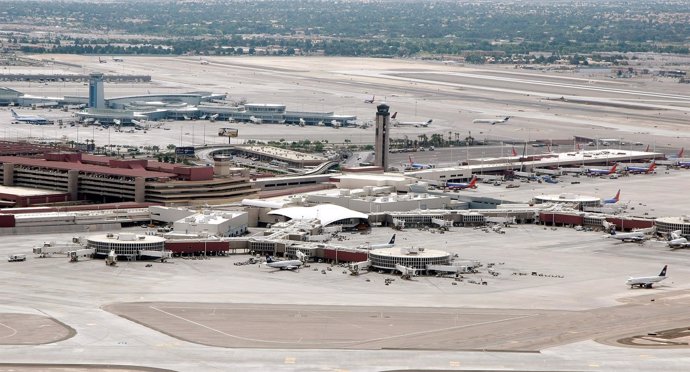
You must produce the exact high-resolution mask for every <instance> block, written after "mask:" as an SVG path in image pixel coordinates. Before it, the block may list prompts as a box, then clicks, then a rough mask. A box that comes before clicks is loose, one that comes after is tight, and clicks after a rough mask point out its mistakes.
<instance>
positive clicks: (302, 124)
mask: <svg viewBox="0 0 690 372" xmlns="http://www.w3.org/2000/svg"><path fill="white" fill-rule="evenodd" d="M305 125H307V122H306V121H305V120H304V119H302V118H299V126H300V127H303V126H305Z"/></svg>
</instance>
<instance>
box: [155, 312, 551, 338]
mask: <svg viewBox="0 0 690 372" xmlns="http://www.w3.org/2000/svg"><path fill="white" fill-rule="evenodd" d="M149 308H150V309H153V310H156V311H159V312H161V313H163V314H166V315H169V316H171V317H173V318H177V319H180V320H182V321H185V322H187V323H191V324H194V325H197V326H199V327H202V328H206V329H208V330H210V331H212V332H216V333H219V334H222V335H224V336H227V337H230V338H235V339H238V340H244V341H253V342H263V343H274V344H294V343H296V342H295V341H276V340H262V339H256V338H249V337H242V336H237V335H233V334H230V333H227V332H223V331H221V330H219V329H215V328H213V327H210V326H207V325H205V324H202V323H199V322H196V321H193V320H191V319H187V318H184V317H181V316H179V315H176V314H173V313H170V312H168V311H165V310H163V309H159V308H157V307H155V306H149ZM293 310H294V309H293ZM538 315H539V314H531V315H521V316H516V317H511V318H504V319H497V320H490V321H485V322H479V323H473V324H465V325H461V326H453V327H446V328H438V329H431V330H424V331H417V332H408V333H404V334H400V335H392V336H386V337H377V338H372V339H365V340H353V341H330V342H325V341H323V340H315V341H313V342H311V343H314V344H358V343H369V342H375V341H385V340H391V339H395V338H400V337H408V336H417V335H422V334H428V333H434V332H444V331H451V330H455V329H462V328H469V327H474V326H479V325H486V324H496V323H501V322H506V321H510V320H516V319H524V318H529V317H534V316H538ZM301 340H302V339H300V340H299V341H300V342H301ZM307 344H309V343H307Z"/></svg>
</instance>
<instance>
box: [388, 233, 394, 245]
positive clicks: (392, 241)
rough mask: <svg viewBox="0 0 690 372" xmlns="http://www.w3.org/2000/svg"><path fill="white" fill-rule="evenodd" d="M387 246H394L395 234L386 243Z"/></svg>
mask: <svg viewBox="0 0 690 372" xmlns="http://www.w3.org/2000/svg"><path fill="white" fill-rule="evenodd" d="M388 244H395V234H393V236H392V237H391V240H390V241H389V242H388Z"/></svg>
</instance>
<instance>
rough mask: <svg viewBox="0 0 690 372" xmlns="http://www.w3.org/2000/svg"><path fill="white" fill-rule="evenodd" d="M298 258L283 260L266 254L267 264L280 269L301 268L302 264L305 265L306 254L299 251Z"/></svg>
mask: <svg viewBox="0 0 690 372" xmlns="http://www.w3.org/2000/svg"><path fill="white" fill-rule="evenodd" d="M296 254H297V258H298V259H297V260H283V261H276V260H274V259H273V257H271V256H269V255H266V266H268V267H271V268H274V269H280V270H295V269H299V267H300V266H302V265H304V261H306V256H305V255H304V253H302V252H300V251H297V253H296Z"/></svg>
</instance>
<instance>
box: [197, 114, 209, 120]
mask: <svg viewBox="0 0 690 372" xmlns="http://www.w3.org/2000/svg"><path fill="white" fill-rule="evenodd" d="M207 117H208V116H207V115H201V116H199V120H206V118H207Z"/></svg>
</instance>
